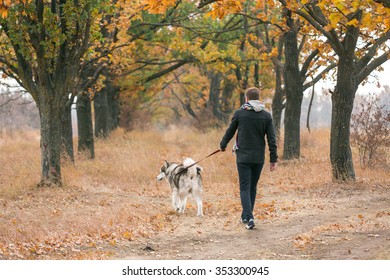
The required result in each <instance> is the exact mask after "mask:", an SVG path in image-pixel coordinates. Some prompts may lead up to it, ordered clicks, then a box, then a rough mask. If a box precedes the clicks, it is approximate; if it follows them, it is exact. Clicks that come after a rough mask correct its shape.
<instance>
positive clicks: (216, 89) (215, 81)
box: [207, 72, 223, 121]
mask: <svg viewBox="0 0 390 280" xmlns="http://www.w3.org/2000/svg"><path fill="white" fill-rule="evenodd" d="M221 76H222V75H221V73H219V72H217V73H214V72H213V73H211V74H210V95H209V100H208V102H207V106H208V107H209V108H211V111H212V113H213V116H214V117H216V118H217V119H218V120H220V121H222V120H223V114H222V112H221V103H220V96H221V80H222V77H221Z"/></svg>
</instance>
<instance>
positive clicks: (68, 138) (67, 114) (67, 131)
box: [61, 105, 74, 162]
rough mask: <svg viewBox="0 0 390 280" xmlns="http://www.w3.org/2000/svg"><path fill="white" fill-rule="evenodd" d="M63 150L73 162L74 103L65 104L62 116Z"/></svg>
mask: <svg viewBox="0 0 390 280" xmlns="http://www.w3.org/2000/svg"><path fill="white" fill-rule="evenodd" d="M61 150H62V153H63V154H64V155H67V157H68V158H69V160H70V161H71V162H74V150H73V128H72V105H70V106H65V108H64V114H63V117H62V137H61Z"/></svg>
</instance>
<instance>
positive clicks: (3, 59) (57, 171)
mask: <svg viewBox="0 0 390 280" xmlns="http://www.w3.org/2000/svg"><path fill="white" fill-rule="evenodd" d="M2 3H3V4H2V5H1V8H0V10H1V15H0V22H1V30H0V31H1V34H0V36H1V40H2V43H3V44H2V46H3V48H2V53H1V55H0V63H1V70H2V71H3V72H4V73H5V74H6V75H8V76H9V77H12V78H14V79H15V80H16V81H17V82H18V83H19V84H20V85H21V86H22V87H23V88H25V89H26V90H27V91H28V92H29V93H30V94H31V96H32V97H33V99H34V101H35V103H36V105H37V107H38V109H39V115H40V123H41V159H42V160H41V162H42V165H41V167H42V175H41V182H40V185H42V186H51V185H56V186H60V185H61V184H62V180H61V165H60V151H61V149H60V143H61V134H62V127H63V126H62V122H63V121H64V115H65V110H66V106H67V103H68V102H69V100H70V98H69V96H70V95H72V94H73V95H74V94H75V92H76V91H75V90H74V88H75V86H76V84H77V80H78V78H79V77H80V75H81V74H80V69H81V65H82V63H83V59H84V58H85V56H86V55H87V54H88V50H89V47H90V44H91V41H94V40H98V39H99V36H98V34H97V33H98V31H99V29H98V22H97V21H96V18H98V17H97V15H98V13H99V12H101V11H103V10H104V8H105V7H106V6H105V5H106V4H109V2H108V1H106V0H78V1H77V0H76V1H69V0H52V1H43V0H36V1H9V0H8V1H2ZM107 7H108V6H107Z"/></svg>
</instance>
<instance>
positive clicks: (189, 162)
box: [183, 158, 197, 179]
mask: <svg viewBox="0 0 390 280" xmlns="http://www.w3.org/2000/svg"><path fill="white" fill-rule="evenodd" d="M194 163H195V161H194V160H193V159H192V158H186V159H185V160H184V161H183V166H184V167H185V168H187V167H188V166H190V165H192V164H194ZM196 173H197V170H196V165H193V166H191V167H190V168H188V169H187V174H188V175H189V176H190V177H191V179H192V178H196Z"/></svg>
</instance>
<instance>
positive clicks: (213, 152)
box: [176, 149, 221, 174]
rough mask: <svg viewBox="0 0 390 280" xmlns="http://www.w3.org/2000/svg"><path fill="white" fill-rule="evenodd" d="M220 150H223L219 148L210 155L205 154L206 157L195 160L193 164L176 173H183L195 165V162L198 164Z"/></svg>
mask: <svg viewBox="0 0 390 280" xmlns="http://www.w3.org/2000/svg"><path fill="white" fill-rule="evenodd" d="M220 151H221V150H220V149H218V150H216V151H214V152H212V153H211V154H209V155H208V156H205V157H204V158H202V159H201V160H198V161H197V162H194V163H193V164H191V165H189V166H186V167H185V168H184V169H182V170H180V171H179V172H177V173H176V174H180V173H182V172H183V171H184V170H187V169H188V168H190V167H192V166H194V165H195V164H198V163H199V162H201V161H203V160H205V159H206V158H209V157H211V156H213V155H215V154H216V153H219V152H220Z"/></svg>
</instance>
